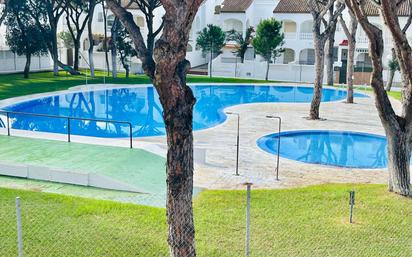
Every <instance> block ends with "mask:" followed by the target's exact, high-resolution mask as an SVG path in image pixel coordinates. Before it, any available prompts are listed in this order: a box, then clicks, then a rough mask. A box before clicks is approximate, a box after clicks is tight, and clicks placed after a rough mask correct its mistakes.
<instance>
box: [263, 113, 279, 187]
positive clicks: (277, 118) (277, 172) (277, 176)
mask: <svg viewBox="0 0 412 257" xmlns="http://www.w3.org/2000/svg"><path fill="white" fill-rule="evenodd" d="M266 118H268V119H276V120H278V121H279V128H278V144H277V147H278V154H277V161H276V180H279V162H280V136H281V132H282V117H280V116H276V115H266Z"/></svg>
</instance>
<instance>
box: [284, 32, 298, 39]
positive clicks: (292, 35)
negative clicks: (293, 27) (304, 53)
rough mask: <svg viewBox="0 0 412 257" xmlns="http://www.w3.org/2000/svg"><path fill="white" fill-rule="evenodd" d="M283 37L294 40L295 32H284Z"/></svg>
mask: <svg viewBox="0 0 412 257" xmlns="http://www.w3.org/2000/svg"><path fill="white" fill-rule="evenodd" d="M284 34H285V39H291V40H295V39H296V32H285V33H284Z"/></svg>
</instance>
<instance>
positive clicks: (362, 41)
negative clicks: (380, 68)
mask: <svg viewBox="0 0 412 257" xmlns="http://www.w3.org/2000/svg"><path fill="white" fill-rule="evenodd" d="M356 43H360V44H367V43H369V39H368V37H366V36H358V37H357V38H356Z"/></svg>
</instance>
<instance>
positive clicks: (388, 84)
mask: <svg viewBox="0 0 412 257" xmlns="http://www.w3.org/2000/svg"><path fill="white" fill-rule="evenodd" d="M394 77H395V70H389V78H388V82H386V87H385V90H386V91H391V89H392V84H393V78H394Z"/></svg>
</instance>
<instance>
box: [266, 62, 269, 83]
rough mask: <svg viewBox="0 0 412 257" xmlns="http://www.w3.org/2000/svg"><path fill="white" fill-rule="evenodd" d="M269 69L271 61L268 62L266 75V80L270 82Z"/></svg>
mask: <svg viewBox="0 0 412 257" xmlns="http://www.w3.org/2000/svg"><path fill="white" fill-rule="evenodd" d="M269 68H270V61H269V60H268V61H267V64H266V75H265V80H266V81H268V80H269Z"/></svg>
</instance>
